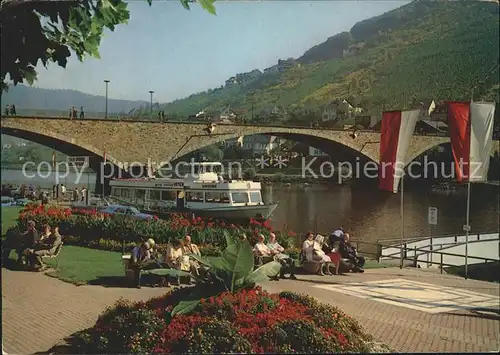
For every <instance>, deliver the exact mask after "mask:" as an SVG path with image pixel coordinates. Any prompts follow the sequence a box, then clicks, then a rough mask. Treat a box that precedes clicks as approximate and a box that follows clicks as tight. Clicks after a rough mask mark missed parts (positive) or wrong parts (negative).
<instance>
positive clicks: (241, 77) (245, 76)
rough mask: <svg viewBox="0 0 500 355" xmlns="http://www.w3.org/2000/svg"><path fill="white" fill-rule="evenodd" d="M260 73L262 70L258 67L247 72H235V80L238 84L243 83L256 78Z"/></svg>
mask: <svg viewBox="0 0 500 355" xmlns="http://www.w3.org/2000/svg"><path fill="white" fill-rule="evenodd" d="M261 75H262V72H261V71H260V70H259V69H254V70H252V71H250V72H247V73H241V74H236V81H237V82H238V84H245V83H248V82H249V81H252V80H255V79H257V78H258V77H259V76H261Z"/></svg>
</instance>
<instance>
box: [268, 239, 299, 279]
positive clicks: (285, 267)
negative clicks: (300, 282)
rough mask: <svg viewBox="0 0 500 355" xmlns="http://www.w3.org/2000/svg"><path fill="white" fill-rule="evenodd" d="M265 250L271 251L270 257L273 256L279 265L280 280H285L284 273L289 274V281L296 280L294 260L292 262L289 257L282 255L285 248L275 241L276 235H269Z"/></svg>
mask: <svg viewBox="0 0 500 355" xmlns="http://www.w3.org/2000/svg"><path fill="white" fill-rule="evenodd" d="M267 248H268V249H269V250H270V251H271V255H274V260H276V261H278V262H279V263H280V264H281V272H280V278H282V279H284V278H285V273H290V279H292V280H296V279H297V278H296V277H295V260H293V259H292V258H291V257H290V256H289V255H287V254H283V252H284V251H285V248H283V247H282V246H281V245H280V244H279V243H278V242H277V241H276V234H274V233H271V234H270V235H269V242H268V243H267Z"/></svg>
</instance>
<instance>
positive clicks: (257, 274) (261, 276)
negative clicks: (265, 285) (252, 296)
mask: <svg viewBox="0 0 500 355" xmlns="http://www.w3.org/2000/svg"><path fill="white" fill-rule="evenodd" d="M281 267H282V266H281V264H280V263H279V262H277V261H271V262H269V263H266V264H264V265H262V266H260V267H258V268H257V269H256V270H255V271H254V272H252V274H251V275H249V277H248V282H252V283H260V282H265V281H268V280H269V278H270V277H275V276H276V275H278V273H279V272H280V270H281Z"/></svg>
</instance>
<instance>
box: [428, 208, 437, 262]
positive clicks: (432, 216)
mask: <svg viewBox="0 0 500 355" xmlns="http://www.w3.org/2000/svg"><path fill="white" fill-rule="evenodd" d="M427 223H428V224H429V228H430V248H429V249H430V250H429V251H430V252H429V253H427V267H429V265H430V263H429V254H430V255H431V261H432V260H433V257H432V250H433V249H434V246H433V243H432V242H433V240H432V236H433V235H434V233H433V232H434V227H433V226H436V225H437V224H438V209H437V207H429V211H428V214H427Z"/></svg>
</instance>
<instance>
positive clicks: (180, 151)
mask: <svg viewBox="0 0 500 355" xmlns="http://www.w3.org/2000/svg"><path fill="white" fill-rule="evenodd" d="M205 128H206V126H205V125H204V124H202V123H176V122H168V123H159V122H150V121H149V122H145V121H117V120H98V119H84V120H78V119H75V120H70V119H63V118H35V117H8V118H3V119H2V121H1V132H2V133H3V134H7V135H11V136H15V137H18V138H23V139H26V140H29V141H32V142H36V143H40V144H42V145H45V146H48V147H51V148H53V149H55V150H58V151H60V152H62V153H64V154H67V155H70V156H78V155H85V156H90V157H91V168H92V169H93V170H95V171H98V170H100V169H98V167H99V164H100V163H101V162H102V160H103V158H104V154H106V160H107V161H108V162H109V163H112V164H115V165H116V166H118V167H120V168H121V169H125V168H126V167H127V165H130V164H131V163H134V165H136V166H138V165H143V166H145V165H146V164H148V159H149V162H150V164H151V165H152V166H153V169H154V167H155V166H156V168H158V167H160V163H161V162H163V163H167V162H169V161H173V160H174V159H176V158H179V157H181V156H183V155H185V154H188V153H190V152H193V151H195V150H197V149H200V148H203V147H205V146H208V145H211V144H214V143H217V142H221V141H224V140H226V139H231V138H238V137H241V136H246V135H252V134H273V135H275V136H280V137H283V138H287V139H292V140H295V141H298V142H305V143H307V144H309V145H311V146H313V147H316V148H319V149H321V150H323V151H324V152H325V153H329V154H332V153H335V151H338V150H339V149H342V148H344V147H347V148H349V150H352V151H353V152H355V153H357V154H358V155H359V156H361V157H363V158H365V159H369V160H373V161H375V162H377V163H378V161H379V145H380V133H378V132H369V131H358V133H357V137H356V138H354V137H353V135H352V133H353V132H352V131H345V130H332V129H317V128H302V127H281V126H256V125H235V124H219V125H217V126H216V128H215V130H214V132H213V133H212V134H211V135H208V134H207V133H206V132H205V131H204V129H205ZM446 142H449V138H448V137H436V136H413V139H412V142H411V145H410V148H409V151H408V154H407V156H406V164H408V163H409V162H411V161H412V160H413V159H415V158H416V157H418V156H419V155H421V154H422V153H424V152H425V151H427V150H429V149H431V148H433V147H435V146H437V145H439V144H442V143H446ZM496 143H498V142H496ZM154 163H156V165H155V164H154Z"/></svg>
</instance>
